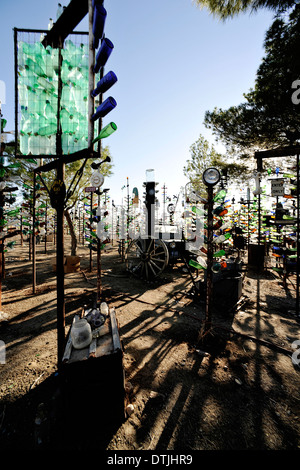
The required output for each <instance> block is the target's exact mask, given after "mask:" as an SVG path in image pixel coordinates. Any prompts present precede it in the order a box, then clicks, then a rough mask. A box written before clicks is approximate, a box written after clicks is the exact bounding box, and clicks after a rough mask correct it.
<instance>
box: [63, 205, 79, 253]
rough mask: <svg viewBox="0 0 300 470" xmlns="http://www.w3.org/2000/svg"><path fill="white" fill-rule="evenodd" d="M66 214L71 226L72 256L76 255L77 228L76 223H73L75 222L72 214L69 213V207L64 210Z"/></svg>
mask: <svg viewBox="0 0 300 470" xmlns="http://www.w3.org/2000/svg"><path fill="white" fill-rule="evenodd" d="M64 215H65V218H66V221H67V222H68V226H69V229H70V235H71V256H76V250H77V237H76V233H75V230H74V225H73V222H72V219H71V216H70V213H69V211H68V209H66V210H65V211H64Z"/></svg>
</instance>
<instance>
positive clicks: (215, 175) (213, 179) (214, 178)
mask: <svg viewBox="0 0 300 470" xmlns="http://www.w3.org/2000/svg"><path fill="white" fill-rule="evenodd" d="M202 178H203V182H204V183H205V184H206V186H208V187H212V186H215V185H216V184H217V183H218V182H219V181H220V179H221V174H220V172H219V170H217V169H216V168H207V169H206V170H205V171H204V173H203V175H202Z"/></svg>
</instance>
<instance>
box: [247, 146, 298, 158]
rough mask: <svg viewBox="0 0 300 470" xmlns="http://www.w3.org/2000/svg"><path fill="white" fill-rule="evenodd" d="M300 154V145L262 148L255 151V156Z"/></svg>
mask: <svg viewBox="0 0 300 470" xmlns="http://www.w3.org/2000/svg"><path fill="white" fill-rule="evenodd" d="M297 154H300V147H295V146H291V147H281V148H277V149H272V150H261V151H259V152H255V153H254V157H255V158H276V157H291V156H293V155H297Z"/></svg>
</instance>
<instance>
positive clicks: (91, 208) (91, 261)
mask: <svg viewBox="0 0 300 470" xmlns="http://www.w3.org/2000/svg"><path fill="white" fill-rule="evenodd" d="M90 198H91V200H90V212H91V218H92V217H93V191H91V196H90ZM91 224H92V222H91ZM91 231H92V229H91V230H90V238H91V236H92V234H91ZM92 270H93V250H92V244H91V242H90V273H91V272H92Z"/></svg>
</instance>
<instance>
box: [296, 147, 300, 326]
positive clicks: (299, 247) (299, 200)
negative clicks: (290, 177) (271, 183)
mask: <svg viewBox="0 0 300 470" xmlns="http://www.w3.org/2000/svg"><path fill="white" fill-rule="evenodd" d="M299 203H300V198H299V153H297V277H296V315H297V317H298V318H299V269H300V253H299V250H300V242H299V235H300V234H299V229H300V221H299V215H300V211H299Z"/></svg>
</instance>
